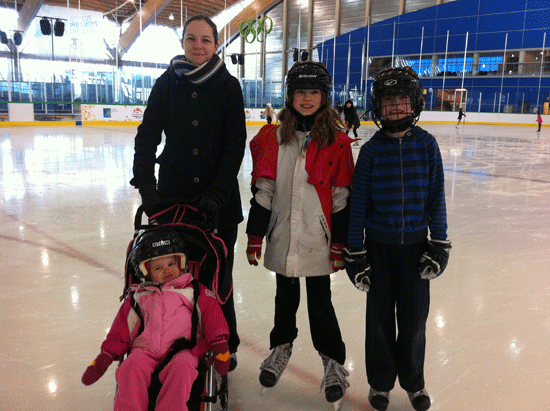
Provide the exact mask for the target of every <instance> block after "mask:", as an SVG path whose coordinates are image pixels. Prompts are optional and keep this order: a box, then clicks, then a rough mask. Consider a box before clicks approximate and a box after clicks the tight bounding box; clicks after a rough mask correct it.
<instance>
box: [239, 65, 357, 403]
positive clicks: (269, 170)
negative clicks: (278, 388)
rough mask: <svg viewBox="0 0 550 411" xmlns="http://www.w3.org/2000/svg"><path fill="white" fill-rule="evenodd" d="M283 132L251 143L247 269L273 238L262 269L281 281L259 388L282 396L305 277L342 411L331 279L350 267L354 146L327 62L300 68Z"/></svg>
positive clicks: (329, 380) (319, 346) (331, 395)
mask: <svg viewBox="0 0 550 411" xmlns="http://www.w3.org/2000/svg"><path fill="white" fill-rule="evenodd" d="M286 84H287V88H288V96H287V100H286V103H285V107H284V108H283V109H282V110H281V112H280V113H279V115H278V117H277V118H278V119H279V120H280V122H281V125H280V126H275V125H266V126H264V127H263V128H262V129H261V130H260V132H259V133H258V135H257V136H256V137H254V139H253V140H252V141H251V143H250V150H251V154H252V161H253V171H252V192H253V194H254V197H253V198H252V200H251V202H250V203H251V208H250V213H249V215H248V224H247V228H246V232H247V234H248V247H247V250H246V253H247V257H248V261H249V263H250V264H252V265H258V262H257V258H260V256H261V250H262V243H263V239H264V237H265V241H266V251H265V258H264V266H265V267H266V268H267V269H268V270H270V271H273V272H275V273H277V275H276V283H277V291H276V296H275V326H274V327H273V330H272V331H271V335H270V348H271V350H272V352H271V354H270V355H269V357H268V358H267V359H266V360H265V361H264V362H263V363H262V365H261V367H260V370H261V373H260V383H261V384H262V386H263V387H265V388H271V387H274V386H275V385H276V384H277V382H278V381H279V378H280V377H281V375H282V373H283V371H284V370H285V368H286V366H287V364H288V361H289V359H290V355H291V353H292V346H293V343H294V340H295V339H296V337H297V335H298V329H297V327H296V312H297V310H298V305H299V303H300V281H299V279H300V277H305V279H304V280H302V281H305V283H306V289H307V306H308V314H309V325H310V330H311V337H312V340H313V345H314V347H315V349H316V350H317V351H318V352H319V355H320V357H321V361H320V364H319V365H321V363H322V365H323V368H324V377H323V380H322V385H321V386H324V387H325V397H326V399H327V401H328V402H330V403H332V404H333V406H334V408H335V409H339V407H340V405H341V404H342V399H343V396H344V393H345V391H346V388H347V387H348V386H349V383H348V381H347V378H346V377H347V376H348V372H347V370H346V369H345V368H344V362H345V360H346V347H345V344H344V342H343V341H342V335H341V333H340V327H339V325H338V320H337V318H336V314H335V312H334V307H333V305H332V301H331V290H330V274H332V273H333V272H336V271H338V270H340V269H341V268H342V267H343V265H344V262H343V260H342V249H343V248H344V244H345V241H346V235H347V226H348V217H347V216H348V214H347V213H348V205H347V204H348V197H349V193H350V189H349V186H350V185H351V179H352V177H353V156H352V151H351V147H350V143H351V142H352V140H351V139H350V138H349V137H347V136H346V134H345V133H344V132H343V131H342V129H343V128H344V125H343V124H342V122H341V120H340V118H339V117H338V114H337V113H336V112H335V111H334V110H333V109H332V108H331V107H330V104H329V102H328V97H329V95H330V94H329V91H330V87H331V79H330V73H329V71H328V70H327V68H326V67H325V65H324V64H323V63H320V62H313V61H304V62H298V63H296V64H294V65H293V66H292V68H291V69H290V71H289V72H288V75H287V80H286Z"/></svg>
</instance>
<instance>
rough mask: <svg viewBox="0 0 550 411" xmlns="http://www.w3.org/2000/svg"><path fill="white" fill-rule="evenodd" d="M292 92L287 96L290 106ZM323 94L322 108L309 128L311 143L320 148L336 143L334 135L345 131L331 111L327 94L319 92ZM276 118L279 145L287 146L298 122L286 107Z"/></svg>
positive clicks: (292, 137)
mask: <svg viewBox="0 0 550 411" xmlns="http://www.w3.org/2000/svg"><path fill="white" fill-rule="evenodd" d="M294 91H295V90H290V91H289V92H288V96H287V99H286V100H287V103H289V104H290V105H292V103H293V101H294ZM321 93H323V101H322V102H321V106H323V105H324V108H322V109H320V111H318V112H317V115H316V116H315V122H314V123H313V126H312V127H311V131H310V134H311V137H312V138H313V141H315V143H316V144H317V145H318V146H319V147H320V148H322V147H326V146H330V145H331V144H332V143H334V142H335V141H336V135H337V134H338V131H343V130H345V129H346V126H345V125H344V122H343V121H342V119H341V117H340V116H339V115H338V114H337V113H336V111H334V110H333V109H332V107H331V106H330V104H329V103H328V97H327V93H326V92H324V91H322V90H321ZM277 118H278V119H279V121H280V122H281V127H282V130H281V144H289V143H290V142H292V141H293V140H294V138H295V136H294V132H295V131H296V129H297V128H298V120H297V119H296V116H295V115H294V112H293V111H292V110H290V109H289V108H288V107H286V106H285V107H284V108H283V109H282V110H281V111H280V112H279V114H278V115H277Z"/></svg>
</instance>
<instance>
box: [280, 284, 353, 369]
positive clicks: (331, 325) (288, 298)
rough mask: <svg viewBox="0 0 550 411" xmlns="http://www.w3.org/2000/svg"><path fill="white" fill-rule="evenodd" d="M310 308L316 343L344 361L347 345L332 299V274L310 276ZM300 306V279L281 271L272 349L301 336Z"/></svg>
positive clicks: (318, 348)
mask: <svg viewBox="0 0 550 411" xmlns="http://www.w3.org/2000/svg"><path fill="white" fill-rule="evenodd" d="M306 289H307V311H308V316H309V327H310V330H311V339H312V340H313V346H314V347H315V349H316V350H317V351H319V352H320V353H323V354H324V355H326V356H327V357H329V358H332V359H333V360H335V361H337V362H338V363H340V364H342V365H343V364H344V362H345V360H346V346H345V344H344V342H343V341H342V334H341V333H340V327H339V326H338V320H337V319H336V313H335V312H334V307H333V305H332V301H331V296H332V295H331V291H330V275H322V276H319V277H306ZM299 305H300V281H299V279H298V278H288V277H285V276H283V275H281V274H277V294H276V296H275V326H274V327H273V330H272V331H271V334H270V344H271V347H270V349H273V348H274V347H276V346H278V345H281V344H285V343H289V342H290V343H291V342H293V341H294V340H295V339H296V337H297V336H298V328H296V312H297V311H298V306H299Z"/></svg>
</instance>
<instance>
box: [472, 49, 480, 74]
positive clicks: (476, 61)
mask: <svg viewBox="0 0 550 411" xmlns="http://www.w3.org/2000/svg"><path fill="white" fill-rule="evenodd" d="M478 75H479V53H474V62H473V65H472V76H478Z"/></svg>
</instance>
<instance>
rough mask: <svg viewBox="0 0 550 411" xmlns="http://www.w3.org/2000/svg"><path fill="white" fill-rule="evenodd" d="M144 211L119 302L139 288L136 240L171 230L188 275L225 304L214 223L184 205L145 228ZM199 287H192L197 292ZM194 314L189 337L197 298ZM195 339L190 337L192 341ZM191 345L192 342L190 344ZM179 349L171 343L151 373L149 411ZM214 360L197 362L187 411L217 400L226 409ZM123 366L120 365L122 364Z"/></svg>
mask: <svg viewBox="0 0 550 411" xmlns="http://www.w3.org/2000/svg"><path fill="white" fill-rule="evenodd" d="M143 213H144V211H143V208H142V207H141V206H140V207H139V208H138V209H137V211H136V215H135V219H134V237H133V239H132V240H131V241H130V244H129V245H128V250H127V253H126V267H125V273H124V277H125V281H124V290H123V295H122V296H121V300H125V299H128V298H131V293H130V286H131V285H132V284H139V282H140V279H139V276H138V274H137V273H136V272H135V268H134V266H133V264H131V263H130V256H131V252H132V249H133V246H134V243H137V241H136V240H137V239H138V237H139V236H140V235H141V234H143V233H144V232H147V231H150V230H156V229H158V228H170V229H171V230H174V231H175V232H176V233H177V234H178V235H179V236H180V237H181V238H182V239H183V241H184V242H185V245H186V249H187V261H188V266H189V272H190V273H191V274H193V277H194V278H195V280H197V281H198V282H200V283H202V284H203V285H204V286H206V287H207V288H208V289H210V290H211V291H212V292H213V293H214V294H215V296H216V298H217V299H218V302H219V303H220V304H224V303H225V302H226V301H227V299H228V297H229V295H230V294H231V292H232V284H231V283H230V282H229V281H226V277H225V270H226V255H227V249H226V247H225V244H224V243H223V241H222V240H221V239H220V238H219V237H217V236H216V235H215V231H216V230H215V228H214V227H215V223H214V222H213V221H209V220H208V219H207V218H206V216H205V215H204V214H203V213H201V212H200V211H199V210H197V209H196V208H194V207H192V206H189V205H185V204H174V205H171V206H167V208H166V209H165V210H163V211H161V212H158V213H157V214H155V215H153V216H151V217H150V218H149V222H148V224H142V217H143ZM197 289H198V287H195V290H197ZM194 300H195V309H194V313H193V328H192V330H193V331H192V335H196V333H197V327H200V325H199V324H200V322H199V321H198V320H197V317H198V316H197V315H196V312H197V306H196V304H197V300H198V296H197V298H195V299H194ZM193 340H195V338H193V337H192V341H193ZM193 344H194V342H193ZM184 348H186V347H182V346H181V345H180V346H178V344H176V343H174V344H173V345H172V348H171V350H170V351H169V353H168V354H167V356H166V359H165V360H164V361H163V362H162V363H161V364H160V365H159V367H158V369H157V370H156V371H155V373H153V375H152V380H151V386H150V387H149V411H152V410H154V409H155V400H156V396H157V395H158V392H159V391H160V387H161V384H160V380H159V374H160V371H161V370H162V368H163V367H164V366H165V365H166V364H167V363H168V362H169V361H170V359H171V358H172V357H173V356H174V355H175V354H176V353H177V352H179V351H180V350H181V349H184ZM212 361H213V358H212V354H211V353H210V352H207V353H206V354H204V355H203V357H202V359H201V361H199V367H198V371H199V376H198V377H197V379H196V380H195V382H194V384H193V388H192V390H191V396H190V398H189V401H188V402H187V406H188V408H189V411H211V410H212V406H213V404H214V403H216V402H217V400H218V399H219V400H220V407H221V408H220V409H221V410H222V411H225V410H227V407H228V394H229V393H228V378H227V375H224V376H220V375H219V374H217V373H216V371H215V369H214V365H213V364H212ZM121 363H122V361H121Z"/></svg>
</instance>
